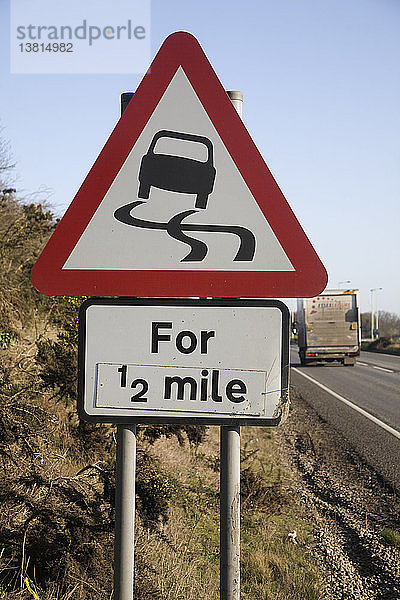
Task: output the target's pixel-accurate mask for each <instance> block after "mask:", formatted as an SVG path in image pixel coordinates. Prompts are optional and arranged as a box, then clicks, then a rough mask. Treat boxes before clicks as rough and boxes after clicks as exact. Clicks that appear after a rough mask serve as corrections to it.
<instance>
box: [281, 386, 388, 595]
mask: <svg viewBox="0 0 400 600" xmlns="http://www.w3.org/2000/svg"><path fill="white" fill-rule="evenodd" d="M291 403H292V405H291V411H290V415H289V418H288V419H287V421H286V422H285V423H284V425H282V426H281V427H279V428H277V430H276V434H277V439H278V443H279V445H280V447H281V451H282V456H283V460H284V461H285V462H286V463H287V466H288V468H289V469H290V470H291V472H293V473H294V480H295V483H294V485H295V490H296V493H297V494H298V495H299V499H300V502H301V503H302V504H303V505H304V506H305V509H306V512H307V513H308V514H309V519H310V522H312V523H313V526H314V527H313V529H314V539H315V544H314V547H313V549H312V553H313V554H314V557H315V559H316V560H317V562H318V563H319V564H320V566H321V572H322V573H323V574H324V595H325V598H326V599H329V600H400V549H399V548H398V547H395V546H392V545H390V544H389V543H387V542H386V541H385V540H384V538H383V537H382V532H383V531H385V530H387V529H389V530H393V531H396V532H398V533H400V496H399V495H398V494H397V493H396V491H395V490H394V489H393V488H392V487H391V486H390V485H389V484H387V483H386V482H385V481H384V480H383V479H382V478H381V477H380V476H379V475H378V474H377V473H376V472H375V471H374V470H373V469H372V468H371V467H370V466H369V465H368V464H367V463H366V462H365V461H364V460H363V459H362V458H361V457H360V456H359V455H358V454H357V453H356V452H355V450H354V449H353V448H352V447H351V445H350V444H349V443H348V442H347V441H346V440H345V439H344V438H343V437H342V436H341V435H340V434H339V433H338V432H337V431H335V430H334V429H333V428H332V427H331V426H330V425H329V424H328V423H326V422H324V421H323V420H322V419H321V418H320V417H319V415H318V414H317V413H316V412H315V410H314V409H313V408H312V407H311V406H309V405H308V404H307V402H306V401H305V399H304V398H302V397H301V395H299V394H298V393H296V391H295V390H292V391H291Z"/></svg>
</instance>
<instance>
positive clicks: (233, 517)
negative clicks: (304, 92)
mask: <svg viewBox="0 0 400 600" xmlns="http://www.w3.org/2000/svg"><path fill="white" fill-rule="evenodd" d="M227 93H228V96H229V98H230V99H231V101H232V104H233V106H234V107H235V108H236V110H237V112H238V113H239V115H240V116H242V106H243V94H242V92H238V91H229V92H227ZM220 447H221V448H220V452H221V455H220V456H221V471H220V548H221V554H220V598H221V600H240V427H228V426H222V427H221V437H220Z"/></svg>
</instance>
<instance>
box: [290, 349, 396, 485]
mask: <svg viewBox="0 0 400 600" xmlns="http://www.w3.org/2000/svg"><path fill="white" fill-rule="evenodd" d="M291 366H292V369H291V385H292V386H294V388H295V389H296V391H298V392H299V393H300V394H301V395H302V396H303V398H304V400H305V401H306V402H307V403H308V404H310V405H311V406H312V407H313V408H314V409H315V410H316V411H317V413H318V414H319V415H320V417H321V418H322V419H324V420H325V421H327V422H328V423H330V424H331V425H332V426H333V427H334V428H335V429H336V430H337V431H338V432H340V433H341V435H343V436H344V437H345V438H346V439H347V440H348V441H349V442H350V444H351V445H352V446H353V447H354V448H355V449H356V450H357V452H358V453H359V455H360V456H362V457H363V458H364V460H365V461H366V462H367V463H368V464H369V465H371V466H372V467H373V468H374V469H375V470H376V471H377V472H378V473H379V474H380V475H381V476H382V477H383V478H384V479H385V480H386V481H387V482H389V483H390V484H391V485H393V486H394V487H395V488H396V489H397V490H398V491H400V357H399V356H391V355H383V354H375V353H371V352H361V356H360V358H359V359H358V361H357V364H356V365H355V366H354V367H344V366H342V365H340V364H339V363H333V364H331V365H329V364H326V365H323V366H307V367H301V366H300V361H299V358H298V351H297V346H292V348H291ZM310 378H311V379H310ZM321 386H322V387H321Z"/></svg>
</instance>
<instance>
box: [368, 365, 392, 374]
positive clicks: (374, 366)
mask: <svg viewBox="0 0 400 600" xmlns="http://www.w3.org/2000/svg"><path fill="white" fill-rule="evenodd" d="M372 368H373V369H379V371H386V373H394V371H393V370H392V369H385V367H377V366H376V365H372Z"/></svg>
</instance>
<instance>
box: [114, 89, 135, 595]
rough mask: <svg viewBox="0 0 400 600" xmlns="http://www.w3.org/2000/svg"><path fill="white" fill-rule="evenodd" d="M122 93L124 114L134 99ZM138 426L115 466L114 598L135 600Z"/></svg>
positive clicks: (121, 441) (130, 430) (130, 428)
mask: <svg viewBox="0 0 400 600" xmlns="http://www.w3.org/2000/svg"><path fill="white" fill-rule="evenodd" d="M132 96H133V93H132V92H126V93H124V94H122V95H121V114H122V113H123V112H124V110H125V108H126V107H127V105H128V102H129V100H130V99H131V98H132ZM135 476H136V425H118V427H117V460H116V467H115V542H114V596H113V597H114V600H133V583H134V546H135V495H136V492H135Z"/></svg>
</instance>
